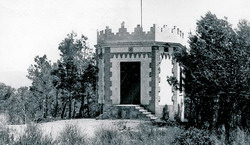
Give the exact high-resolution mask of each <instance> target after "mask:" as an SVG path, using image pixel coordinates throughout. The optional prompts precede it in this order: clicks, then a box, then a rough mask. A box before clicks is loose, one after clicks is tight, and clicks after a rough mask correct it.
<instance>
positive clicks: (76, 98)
mask: <svg viewBox="0 0 250 145" xmlns="http://www.w3.org/2000/svg"><path fill="white" fill-rule="evenodd" d="M86 41H87V37H85V36H84V35H82V36H81V38H80V39H78V38H77V34H76V33H74V32H72V33H71V34H68V36H67V38H65V39H64V40H63V41H62V42H61V43H60V45H59V47H58V49H59V50H60V52H61V54H60V56H61V59H60V60H59V61H58V68H57V69H56V70H54V71H53V74H54V75H55V76H57V77H58V79H57V80H56V81H54V86H55V87H56V88H57V90H60V91H59V92H60V93H61V100H62V104H63V106H62V112H61V118H64V117H65V115H66V112H67V113H68V114H67V115H66V116H67V117H68V118H75V117H95V115H91V114H93V112H95V111H96V110H93V111H92V109H91V108H92V106H93V104H94V105H95V104H96V103H97V102H96V98H95V81H96V77H95V76H96V73H97V69H96V66H95V63H94V61H93V57H94V55H93V53H92V50H91V49H90V48H89V47H87V45H86ZM77 102H79V103H77ZM78 106H80V107H78ZM77 109H78V110H79V111H78V113H77ZM91 112H92V113H91Z"/></svg>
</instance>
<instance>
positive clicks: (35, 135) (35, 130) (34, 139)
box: [14, 124, 55, 145]
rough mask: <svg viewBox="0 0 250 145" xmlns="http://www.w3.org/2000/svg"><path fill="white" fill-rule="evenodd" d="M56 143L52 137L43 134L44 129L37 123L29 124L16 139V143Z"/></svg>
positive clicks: (49, 144)
mask: <svg viewBox="0 0 250 145" xmlns="http://www.w3.org/2000/svg"><path fill="white" fill-rule="evenodd" d="M34 144H35V145H54V144H55V142H54V141H53V139H52V137H49V136H48V135H45V136H44V135H43V133H42V130H41V129H40V128H39V127H38V126H37V125H35V124H28V125H27V127H26V129H25V130H24V133H23V134H22V135H21V136H20V137H19V138H18V139H17V140H16V141H15V143H14V145H34Z"/></svg>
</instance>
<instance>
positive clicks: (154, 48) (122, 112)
mask: <svg viewBox="0 0 250 145" xmlns="http://www.w3.org/2000/svg"><path fill="white" fill-rule="evenodd" d="M183 38H184V33H183V32H182V31H181V30H180V29H179V28H176V27H174V28H172V29H169V28H168V27H167V26H166V25H164V26H163V27H162V28H159V27H157V26H156V25H153V27H151V28H150V31H148V32H144V31H143V29H142V27H141V26H140V25H138V26H137V27H136V28H135V29H134V32H132V33H129V32H127V28H125V26H124V23H122V25H121V28H119V31H118V32H117V33H116V34H114V33H112V30H111V29H110V28H109V27H106V29H105V30H104V31H100V32H98V34H97V45H96V54H97V65H98V69H99V72H98V83H97V95H98V101H99V103H100V104H103V112H104V114H103V115H102V117H103V118H109V117H110V118H114V117H115V118H137V117H138V116H141V115H140V112H139V113H136V111H135V110H136V109H133V108H137V109H138V110H143V111H142V112H141V113H142V114H144V115H146V116H148V117H151V118H156V117H158V118H161V117H162V116H163V108H164V107H165V112H166V108H167V112H168V113H169V114H168V116H169V119H170V120H174V118H175V117H176V116H178V117H179V118H180V119H181V120H183V119H184V97H183V96H184V93H183V91H182V89H181V84H180V85H179V87H180V89H175V88H173V87H172V86H171V85H170V84H169V83H168V81H167V77H171V76H172V77H175V78H177V80H178V81H179V82H182V80H181V75H182V71H181V67H180V66H179V64H178V63H177V62H176V61H175V60H174V59H173V58H172V53H173V52H174V51H175V50H177V49H183V47H184V46H183V42H184V41H183ZM133 106H134V107H133ZM119 108H120V109H119ZM131 108H132V109H131ZM151 113H152V114H151Z"/></svg>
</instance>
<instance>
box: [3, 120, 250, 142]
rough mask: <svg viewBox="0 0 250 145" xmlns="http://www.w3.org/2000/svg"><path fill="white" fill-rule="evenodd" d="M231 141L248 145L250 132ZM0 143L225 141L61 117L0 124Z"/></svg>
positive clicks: (139, 124)
mask: <svg viewBox="0 0 250 145" xmlns="http://www.w3.org/2000/svg"><path fill="white" fill-rule="evenodd" d="M231 134H232V135H231V144H237V145H249V144H250V135H249V133H248V132H247V131H243V130H240V129H237V130H235V131H234V132H232V133H231ZM0 144H1V145H2V144H9V145H33V144H37V145H45V144H46V145H84V144H88V145H133V144H136V145H168V144H184V145H193V144H209V145H211V144H218V145H221V144H222V145H223V144H226V143H225V135H224V133H223V129H222V130H221V132H220V133H213V132H208V131H206V130H199V129H195V128H190V129H188V130H185V129H183V128H181V127H178V126H168V127H156V126H152V125H151V124H150V123H149V122H145V121H139V120H94V119H77V120H61V121H55V122H48V123H42V124H28V125H6V124H1V126H0Z"/></svg>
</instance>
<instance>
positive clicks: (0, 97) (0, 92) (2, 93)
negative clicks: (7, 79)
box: [0, 83, 15, 110]
mask: <svg viewBox="0 0 250 145" xmlns="http://www.w3.org/2000/svg"><path fill="white" fill-rule="evenodd" d="M14 93H15V89H14V88H12V87H10V86H7V85H5V84H4V83H0V110H5V108H6V107H7V105H6V103H5V102H6V101H7V100H8V99H9V98H10V97H11V96H12V95H13V94H14Z"/></svg>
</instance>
